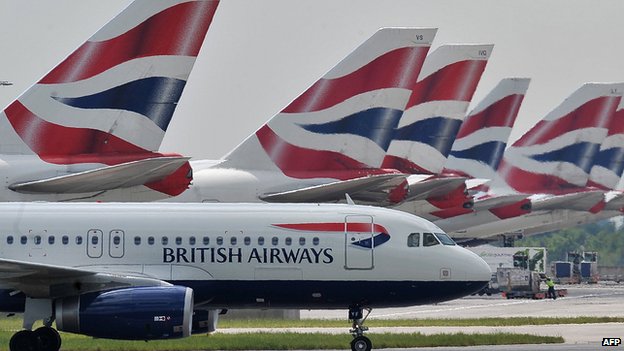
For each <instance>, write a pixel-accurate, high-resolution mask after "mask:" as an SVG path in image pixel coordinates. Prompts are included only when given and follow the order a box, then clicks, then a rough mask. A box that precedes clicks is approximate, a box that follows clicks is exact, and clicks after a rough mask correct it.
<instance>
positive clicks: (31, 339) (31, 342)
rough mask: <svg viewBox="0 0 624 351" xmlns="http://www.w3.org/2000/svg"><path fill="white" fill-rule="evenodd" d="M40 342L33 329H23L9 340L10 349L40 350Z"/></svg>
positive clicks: (16, 350) (13, 350)
mask: <svg viewBox="0 0 624 351" xmlns="http://www.w3.org/2000/svg"><path fill="white" fill-rule="evenodd" d="M38 349H39V343H38V342H37V337H36V336H35V333H34V332H32V331H31V330H21V331H18V332H17V333H15V334H13V336H12V337H11V340H9V350H10V351H38Z"/></svg>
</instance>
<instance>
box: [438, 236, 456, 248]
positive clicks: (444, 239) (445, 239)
mask: <svg viewBox="0 0 624 351" xmlns="http://www.w3.org/2000/svg"><path fill="white" fill-rule="evenodd" d="M435 235H436V236H437V237H438V239H439V240H440V242H442V244H443V245H449V246H453V245H456V244H455V241H453V239H451V237H450V236H448V235H446V234H444V233H435Z"/></svg>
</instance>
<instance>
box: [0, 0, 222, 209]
mask: <svg viewBox="0 0 624 351" xmlns="http://www.w3.org/2000/svg"><path fill="white" fill-rule="evenodd" d="M218 3H219V2H218V1H217V0H207V1H205V0H197V1H178V0H169V1H158V2H156V1H148V0H137V1H134V2H133V3H132V4H130V5H129V6H128V7H127V8H126V9H125V10H123V11H122V12H121V13H120V14H119V15H118V16H117V17H115V18H114V19H113V20H111V21H110V22H108V23H107V24H106V25H105V26H104V27H102V28H101V29H100V30H99V31H98V32H97V33H96V34H95V35H93V36H92V37H91V38H90V39H89V40H87V42H85V43H84V44H83V45H82V46H80V47H79V48H78V49H77V50H76V51H74V52H73V53H72V54H71V55H69V56H68V57H67V58H65V59H64V60H63V61H62V62H61V63H60V64H59V65H57V66H56V67H55V68H53V69H52V70H51V71H50V72H49V73H47V74H46V75H45V76H44V77H43V78H42V79H41V80H40V81H39V82H38V83H37V84H35V85H34V86H32V87H31V88H29V89H28V90H27V91H26V92H25V93H23V94H22V95H21V96H20V97H19V98H17V100H15V101H13V102H12V103H11V104H9V106H7V107H6V108H5V109H4V110H3V111H2V113H0V174H2V177H3V186H2V188H0V189H1V190H0V200H1V201H35V200H45V201H72V200H74V201H75V200H83V201H106V200H110V199H114V200H115V201H148V200H156V199H161V198H165V197H170V196H174V195H177V194H179V193H181V192H183V191H184V190H186V189H187V188H188V185H189V183H190V181H191V178H192V171H191V168H190V165H189V163H188V159H189V158H187V157H182V156H180V155H177V154H163V153H160V152H158V151H157V150H158V148H159V147H160V143H161V141H162V139H163V137H164V135H165V131H166V130H167V127H168V125H169V122H170V120H171V117H172V115H173V113H174V110H175V108H176V105H177V102H178V101H179V99H180V96H181V94H182V92H183V90H184V87H185V85H186V81H187V79H188V76H189V74H190V72H191V69H192V67H193V64H194V63H195V59H196V57H197V55H198V53H199V50H200V48H201V45H202V43H203V41H204V37H205V35H206V32H207V30H208V28H209V26H210V23H211V22H212V18H213V16H214V13H215V11H216V9H217V5H218ZM189 23H190V25H189Z"/></svg>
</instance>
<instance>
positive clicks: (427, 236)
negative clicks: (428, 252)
mask: <svg viewBox="0 0 624 351" xmlns="http://www.w3.org/2000/svg"><path fill="white" fill-rule="evenodd" d="M438 244H439V242H438V239H436V237H435V235H433V233H423V246H434V245H438Z"/></svg>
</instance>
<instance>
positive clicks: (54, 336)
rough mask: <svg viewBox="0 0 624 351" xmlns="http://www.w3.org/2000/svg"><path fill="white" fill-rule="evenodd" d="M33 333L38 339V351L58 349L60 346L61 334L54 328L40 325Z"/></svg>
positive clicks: (55, 350) (56, 350) (54, 350)
mask: <svg viewBox="0 0 624 351" xmlns="http://www.w3.org/2000/svg"><path fill="white" fill-rule="evenodd" d="M34 333H35V337H36V338H37V341H39V350H38V351H58V350H59V349H60V348H61V336H60V335H59V333H58V332H57V331H56V330H55V329H54V328H50V327H41V328H39V329H37V330H35V331H34Z"/></svg>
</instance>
